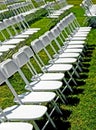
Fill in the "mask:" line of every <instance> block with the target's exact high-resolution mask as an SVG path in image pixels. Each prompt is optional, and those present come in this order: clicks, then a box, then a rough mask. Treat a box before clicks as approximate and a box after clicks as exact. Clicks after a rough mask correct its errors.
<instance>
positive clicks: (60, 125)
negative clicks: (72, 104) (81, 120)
mask: <svg viewBox="0 0 96 130" xmlns="http://www.w3.org/2000/svg"><path fill="white" fill-rule="evenodd" d="M61 111H62V113H63V115H60V114H58V113H56V112H54V114H53V117H54V118H53V121H54V123H55V124H56V127H57V128H56V130H63V129H64V130H68V129H69V128H70V127H71V124H70V122H68V121H67V118H68V117H69V116H70V114H71V113H72V111H69V110H65V109H63V108H61ZM53 129H54V128H53V127H52V125H51V124H49V125H48V126H47V128H46V130H53Z"/></svg>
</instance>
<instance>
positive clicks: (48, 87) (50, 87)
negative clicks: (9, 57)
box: [13, 52, 66, 103]
mask: <svg viewBox="0 0 96 130" xmlns="http://www.w3.org/2000/svg"><path fill="white" fill-rule="evenodd" d="M24 54H25V53H24V52H18V53H15V54H14V55H13V59H14V60H15V62H16V64H17V65H18V66H19V68H21V67H23V66H24V65H25V64H26V63H27V62H28V61H29V58H28V57H27V55H26V54H25V55H24ZM22 59H23V60H22ZM19 70H21V69H19ZM19 73H20V75H21V76H22V78H23V80H24V81H25V83H26V86H25V89H27V90H30V91H32V90H33V91H54V92H56V94H57V96H58V97H59V98H60V100H61V101H62V102H63V103H65V101H66V98H65V96H64V94H63V93H62V90H61V89H62V82H61V81H55V80H53V81H52V80H51V81H49V80H48V81H44V80H41V79H40V78H37V80H34V81H33V82H29V81H28V80H27V78H26V77H25V76H24V75H22V73H21V71H19ZM64 100H65V101H64Z"/></svg>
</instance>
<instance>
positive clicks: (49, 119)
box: [41, 112, 56, 130]
mask: <svg viewBox="0 0 96 130" xmlns="http://www.w3.org/2000/svg"><path fill="white" fill-rule="evenodd" d="M46 117H47V118H48V120H47V122H46V123H45V125H44V126H43V128H42V129H41V130H44V129H45V128H46V126H47V124H48V122H49V121H50V122H51V124H52V126H53V128H54V129H56V125H55V123H54V122H53V120H52V119H51V117H50V116H49V114H48V113H47V112H46Z"/></svg>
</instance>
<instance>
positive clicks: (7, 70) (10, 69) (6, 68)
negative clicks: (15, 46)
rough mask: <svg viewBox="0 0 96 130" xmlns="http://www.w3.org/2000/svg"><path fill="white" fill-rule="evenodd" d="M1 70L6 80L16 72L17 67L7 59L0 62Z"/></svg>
mask: <svg viewBox="0 0 96 130" xmlns="http://www.w3.org/2000/svg"><path fill="white" fill-rule="evenodd" d="M1 69H2V71H3V72H4V74H5V76H6V78H9V77H11V76H12V75H13V74H14V73H16V72H17V70H18V66H17V65H16V64H15V63H14V62H13V61H12V60H11V59H7V60H6V61H4V62H2V64H1Z"/></svg>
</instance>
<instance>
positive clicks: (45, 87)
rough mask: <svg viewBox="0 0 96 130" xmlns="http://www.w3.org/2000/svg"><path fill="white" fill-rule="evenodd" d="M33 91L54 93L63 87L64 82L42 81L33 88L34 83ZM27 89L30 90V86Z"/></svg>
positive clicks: (31, 84)
mask: <svg viewBox="0 0 96 130" xmlns="http://www.w3.org/2000/svg"><path fill="white" fill-rule="evenodd" d="M30 86H32V89H33V91H51V90H52V91H54V90H57V89H59V88H61V87H62V82H60V81H40V82H38V83H37V84H35V85H34V86H33V82H31V83H30ZM25 88H26V89H28V88H29V89H30V87H29V86H25Z"/></svg>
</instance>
